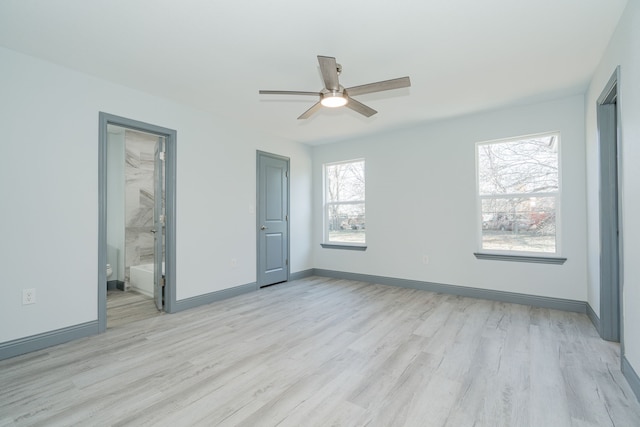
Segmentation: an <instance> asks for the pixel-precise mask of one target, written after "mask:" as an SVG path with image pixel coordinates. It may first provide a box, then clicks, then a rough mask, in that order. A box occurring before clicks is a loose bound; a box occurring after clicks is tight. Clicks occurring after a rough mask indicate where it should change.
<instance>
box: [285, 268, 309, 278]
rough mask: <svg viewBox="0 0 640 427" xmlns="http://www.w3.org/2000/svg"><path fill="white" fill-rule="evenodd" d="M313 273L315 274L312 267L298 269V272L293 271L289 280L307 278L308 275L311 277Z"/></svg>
mask: <svg viewBox="0 0 640 427" xmlns="http://www.w3.org/2000/svg"><path fill="white" fill-rule="evenodd" d="M313 275H314V273H313V268H310V269H308V270H303V271H298V272H296V273H291V275H290V276H289V280H301V279H306V278H307V277H311V276H313Z"/></svg>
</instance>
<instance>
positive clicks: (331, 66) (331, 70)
mask: <svg viewBox="0 0 640 427" xmlns="http://www.w3.org/2000/svg"><path fill="white" fill-rule="evenodd" d="M318 62H319V63H320V72H321V73H322V79H323V80H324V87H326V88H327V89H328V90H338V89H339V88H340V84H339V83H338V65H337V64H336V58H333V57H331V56H321V55H318Z"/></svg>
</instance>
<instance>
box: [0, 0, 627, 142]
mask: <svg viewBox="0 0 640 427" xmlns="http://www.w3.org/2000/svg"><path fill="white" fill-rule="evenodd" d="M626 3H627V0H393V1H391V0H363V1H360V0H350V1H349V0H324V1H317V0H316V1H306V0H269V1H263V0H262V1H261V0H180V1H177V0H92V1H87V0H39V1H38V0H2V1H0V45H2V46H5V47H7V48H9V49H13V50H16V51H19V52H24V53H27V54H29V55H33V56H36V57H40V58H43V59H46V60H49V61H52V62H55V63H58V64H61V65H63V66H66V67H69V68H72V69H76V70H79V71H82V72H85V73H88V74H91V75H95V76H98V77H101V78H104V79H107V80H110V81H114V82H117V83H120V84H123V85H126V86H129V87H132V88H136V89H139V90H142V91H145V92H148V93H151V94H154V95H158V96H161V97H164V98H169V99H172V100H174V101H177V102H180V103H183V104H188V105H191V106H193V107H196V108H199V109H204V110H206V111H210V112H211V113H213V114H216V115H219V116H223V117H224V118H225V119H226V120H228V121H231V122H232V123H235V124H238V125H241V126H253V127H255V128H257V129H260V130H262V131H264V132H268V133H271V134H275V135H279V136H282V137H285V138H288V139H292V140H296V141H301V142H305V143H309V144H318V143H324V142H330V141H337V140H341V139H346V138H350V137H354V136H359V135H366V134H368V133H373V132H376V133H377V132H381V131H384V130H385V129H393V128H398V127H405V126H412V125H415V124H418V123H420V122H425V121H431V120H437V119H442V118H446V117H452V116H458V115H463V114H468V113H473V112H477V111H482V110H487V109H494V108H499V107H504V106H508V105H515V104H522V103H529V102H536V101H542V100H545V99H552V98H557V97H560V96H565V95H569V94H576V93H583V92H584V90H585V89H586V86H587V84H588V82H589V79H590V77H591V74H592V72H593V70H594V69H595V67H596V65H597V63H598V61H599V59H600V57H601V55H602V52H603V51H604V49H605V47H606V45H607V43H608V41H609V38H610V36H611V34H612V32H613V30H614V28H615V25H616V24H617V22H618V20H619V18H620V16H621V14H622V11H623V9H624V7H625V5H626ZM317 55H326V56H335V57H336V58H337V60H338V63H340V64H342V66H343V70H342V74H341V76H340V82H341V83H342V85H343V86H345V87H349V86H356V85H360V84H365V83H370V82H374V81H379V80H386V79H391V78H396V77H403V76H406V75H409V76H410V77H411V82H412V86H411V88H408V89H399V90H394V91H389V92H382V93H375V94H368V95H362V96H359V97H357V99H358V100H359V101H361V102H363V103H365V104H367V105H369V106H371V107H372V108H374V109H376V110H378V114H376V115H374V116H372V117H370V118H365V117H363V116H360V115H359V114H357V113H355V112H353V111H351V110H349V109H345V108H341V109H337V110H328V109H323V110H322V111H320V112H319V113H318V114H316V115H315V116H313V117H312V118H311V119H309V120H296V118H297V117H298V116H299V115H300V114H301V113H302V112H304V111H305V110H306V109H307V108H309V107H310V106H311V105H312V104H313V103H314V102H315V101H316V99H314V98H313V97H304V96H298V97H292V96H273V95H272V96H265V95H258V90H259V89H280V90H303V91H318V90H320V89H321V88H322V86H323V85H322V80H321V76H320V72H319V67H318V62H317V58H316V56H317ZM0 66H1V64H0Z"/></svg>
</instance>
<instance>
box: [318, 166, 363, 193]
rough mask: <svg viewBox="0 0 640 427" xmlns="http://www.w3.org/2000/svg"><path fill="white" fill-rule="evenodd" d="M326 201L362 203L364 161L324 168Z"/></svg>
mask: <svg viewBox="0 0 640 427" xmlns="http://www.w3.org/2000/svg"><path fill="white" fill-rule="evenodd" d="M325 174H326V179H327V181H326V182H327V188H326V199H325V200H326V201H327V203H330V202H349V201H364V188H365V187H364V161H357V162H350V163H336V164H332V165H327V166H326V168H325Z"/></svg>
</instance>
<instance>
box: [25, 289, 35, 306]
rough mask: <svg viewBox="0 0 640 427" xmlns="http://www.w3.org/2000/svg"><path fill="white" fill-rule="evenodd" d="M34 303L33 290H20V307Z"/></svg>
mask: <svg viewBox="0 0 640 427" xmlns="http://www.w3.org/2000/svg"><path fill="white" fill-rule="evenodd" d="M35 303H36V290H35V289H33V288H32V289H23V290H22V305H27V304H35Z"/></svg>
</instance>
